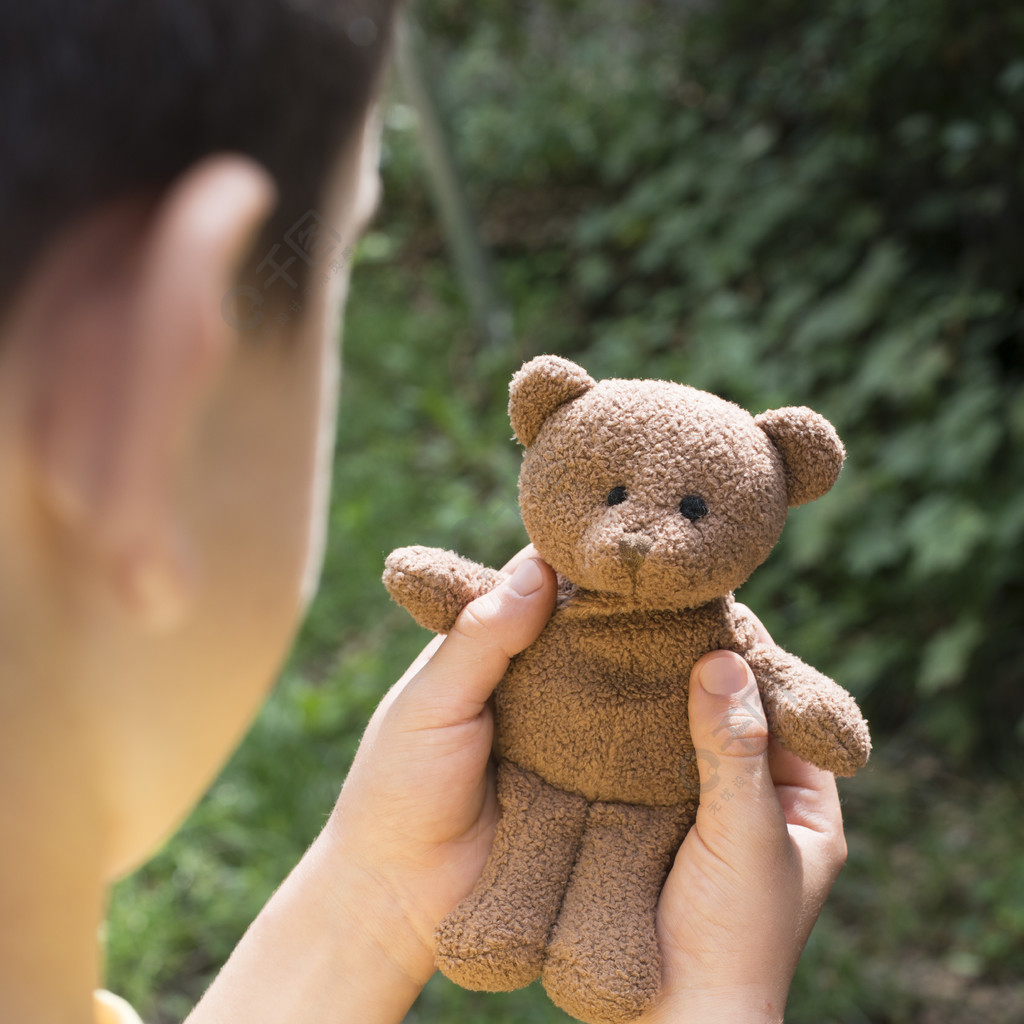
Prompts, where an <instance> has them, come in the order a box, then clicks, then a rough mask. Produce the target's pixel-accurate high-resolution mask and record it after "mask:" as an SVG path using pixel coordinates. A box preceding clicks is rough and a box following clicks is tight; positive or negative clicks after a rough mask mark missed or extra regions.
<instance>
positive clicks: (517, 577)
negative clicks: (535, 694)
mask: <svg viewBox="0 0 1024 1024" xmlns="http://www.w3.org/2000/svg"><path fill="white" fill-rule="evenodd" d="M535 555H536V552H534V551H533V549H532V548H530V547H528V548H526V549H525V550H524V551H522V552H520V553H519V555H517V556H516V557H515V558H514V559H513V560H512V562H511V563H509V565H508V566H506V570H508V571H511V570H515V571H514V573H513V576H512V578H511V579H510V580H508V581H507V582H506V583H504V584H503V585H502V586H500V587H498V588H497V589H496V590H494V591H492V592H491V593H489V594H486V595H485V596H484V597H482V598H480V599H478V600H477V601H474V602H473V603H472V604H471V605H469V606H468V607H467V608H466V609H465V611H464V612H463V613H462V614H461V615H460V616H459V618H458V620H457V622H456V624H455V628H454V629H453V630H452V632H451V633H450V634H449V635H448V636H447V637H445V638H444V639H443V640H442V638H440V637H439V638H437V640H435V641H434V642H432V643H431V644H430V645H429V646H428V647H427V649H426V650H425V651H424V652H423V654H422V655H421V656H420V657H419V658H418V659H417V661H416V662H415V663H414V664H413V665H412V666H411V667H410V669H409V671H408V672H406V674H405V675H404V676H403V677H402V678H401V679H400V680H399V681H398V683H396V684H395V686H394V687H393V688H392V690H391V692H390V693H389V694H388V695H387V697H386V698H385V699H384V700H383V701H382V703H381V705H380V707H378V709H377V711H376V713H375V714H374V716H373V718H372V719H371V721H370V724H369V726H368V727H367V730H366V734H365V736H364V737H363V740H362V743H361V744H360V747H359V751H358V753H357V754H356V758H355V761H354V763H353V765H352V770H351V772H350V773H349V776H348V779H347V780H346V782H345V785H344V788H343V790H342V793H341V796H340V797H339V799H338V803H337V806H336V808H335V811H334V814H333V816H332V820H331V824H330V825H329V827H328V832H333V834H334V836H335V838H336V840H337V841H338V842H339V843H340V845H341V846H342V848H343V849H344V850H345V852H346V854H347V856H348V858H349V859H350V860H351V861H352V862H353V863H355V864H357V865H358V866H359V867H360V869H361V870H362V872H363V873H364V875H365V878H366V880H367V882H368V884H369V885H370V886H371V889H372V890H374V895H373V899H368V901H367V903H368V905H369V904H372V903H373V902H374V900H376V899H379V898H380V897H382V896H383V897H385V898H386V899H388V900H390V901H393V903H394V905H395V909H396V910H398V911H399V912H400V915H401V917H402V918H403V919H404V920H405V921H406V922H407V923H408V925H409V929H410V932H411V934H412V935H415V937H416V941H412V942H410V941H408V940H406V941H405V942H403V941H401V938H400V937H399V936H397V935H395V934H394V932H393V931H392V932H391V937H392V939H393V941H392V942H391V943H390V946H389V948H388V949H387V952H388V954H389V956H391V957H392V958H394V959H395V960H396V962H398V964H399V966H400V967H401V969H402V970H403V972H404V973H405V974H406V975H407V976H409V977H410V978H411V979H412V980H414V981H417V982H418V983H419V984H424V983H425V982H426V980H427V979H428V978H429V977H430V975H431V974H432V973H433V970H434V962H433V934H434V928H435V927H436V925H437V924H438V922H439V921H440V920H441V918H442V917H444V915H445V914H447V913H448V911H450V910H451V909H452V908H453V907H454V906H455V905H456V904H457V903H458V902H459V901H460V900H461V899H462V898H463V897H465V896H467V895H468V894H469V892H470V890H471V889H472V887H473V885H474V883H475V882H476V880H477V878H478V877H479V875H480V873H481V872H482V871H483V867H484V864H485V862H486V860H487V856H488V853H489V852H490V848H491V840H492V838H493V836H494V827H495V823H496V821H497V816H498V807H497V801H496V798H495V789H494V777H493V770H492V766H491V765H490V754H491V742H492V734H493V718H492V713H491V709H490V707H489V705H488V703H487V702H488V699H489V698H490V696H491V693H492V692H493V690H494V688H495V686H497V684H498V682H499V680H500V679H501V677H502V676H503V675H504V673H505V669H506V667H507V666H508V662H509V659H510V658H511V657H512V655H514V654H517V653H518V652H519V651H521V650H523V649H524V648H525V647H527V646H529V644H531V643H532V642H533V641H534V640H535V639H536V637H537V636H538V635H539V634H540V631H541V630H542V629H543V628H544V625H545V624H546V623H547V620H548V618H549V617H550V615H551V612H552V610H553V609H554V604H555V574H554V572H552V570H551V569H550V568H549V567H548V566H547V565H546V564H545V563H544V562H542V561H541V560H540V559H539V558H537V557H535ZM382 941H383V937H382Z"/></svg>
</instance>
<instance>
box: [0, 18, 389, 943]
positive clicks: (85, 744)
mask: <svg viewBox="0 0 1024 1024" xmlns="http://www.w3.org/2000/svg"><path fill="white" fill-rule="evenodd" d="M391 6H392V5H391V3H390V2H389V0H147V2H146V3H142V4H140V3H138V2H136V0H91V2H89V3H82V2H81V0H32V2H31V3H18V4H8V5H4V9H3V12H2V14H0V40H2V42H0V151H2V152H3V153H4V158H3V160H2V161H0V222H2V223H3V224H4V237H3V243H2V247H0V263H2V272H0V564H2V565H3V573H2V582H0V772H2V773H3V777H4V778H5V780H6V781H7V782H8V783H9V785H10V786H11V787H12V788H11V789H10V790H9V793H8V798H9V800H10V801H11V803H12V806H13V810H14V814H15V815H19V814H21V815H24V814H30V815H32V816H36V815H43V816H46V820H48V821H49V822H51V823H53V828H54V830H55V833H56V832H57V831H59V830H60V829H61V828H64V827H67V826H68V823H70V822H73V823H75V827H78V826H81V827H80V831H79V832H78V833H76V841H77V842H78V843H79V850H80V854H81V856H82V857H86V858H93V859H95V860H96V864H95V865H94V866H95V868H96V869H97V870H99V871H102V872H103V873H104V874H106V875H107V876H113V875H116V874H117V873H120V872H123V871H124V870H126V869H127V868H128V867H130V866H132V865H133V864H135V863H137V862H138V861H139V860H140V859H141V858H142V857H143V856H144V855H145V854H146V853H147V852H149V850H151V849H152V847H153V846H154V844H155V843H156V842H158V841H159V840H160V839H162V838H163V837H164V835H166V833H167V831H168V830H169V829H170V827H171V826H172V825H173V824H174V823H175V822H176V821H177V820H178V819H179V818H180V817H181V815H182V814H183V813H184V812H185V811H186V810H187V809H188V807H189V806H190V805H191V803H192V802H193V801H194V799H195V798H196V797H197V796H198V795H199V793H200V792H201V791H202V789H203V787H204V786H205V784H206V783H207V782H208V781H209V779H210V777H211V775H212V773H213V772H214V771H215V770H216V768H217V767H218V766H219V765H220V763H221V762H222V760H223V758H224V757H225V756H226V754H227V753H228V752H229V751H230V748H231V746H232V745H233V744H234V743H235V742H237V740H238V738H239V737H240V735H241V733H242V731H243V730H244V728H245V726H246V725H247V724H248V722H249V721H250V719H251V716H252V714H253V712H254V711H255V709H256V708H257V707H258V705H259V703H260V701H261V699H262V697H263V696H264V694H265V691H266V687H267V685H268V684H269V683H270V682H271V681H272V679H273V677H274V675H275V673H276V670H277V668H278V667H279V665H280V662H281V659H282V657H283V655H284V653H285V652H286V650H287V647H288V645H289V643H290V641H291V639H292V636H293V633H294V630H295V628H296V625H297V623H298V621H299V619H300V617H301V612H302V610H303V607H304V604H305V602H306V600H307V599H308V597H309V596H310V594H311V592H312V588H313V585H314V583H315V579H316V576H317V570H318V568H319V533H320V530H321V528H322V521H323V506H324V504H325V496H326V487H325V480H326V472H327V468H328V464H329V455H330V441H331V438H332V436H333V389H334V387H335V384H336V380H335V377H336V372H335V358H336V353H335V351H334V350H335V346H336V344H337V312H338V310H339V308H340V305H341V302H342V300H343V297H344V293H345V290H346V288H347V277H348V260H349V256H350V253H351V246H352V244H353V242H354V240H355V238H356V236H357V234H358V231H359V230H360V227H361V224H362V222H363V221H365V219H367V217H368V215H369V212H370V211H371V209H372V207H373V205H374V202H375V199H376V189H377V178H376V168H375V155H376V153H375V147H376V139H375V132H374V126H373V118H372V115H371V106H372V102H373V99H374V94H375V91H376V87H377V83H378V79H379V77H380V71H381V67H382V64H383V60H384V55H385V52H386V49H387V45H388V40H389V36H390V32H391V22H392V10H391ZM5 817H10V816H9V815H8V814H7V813H6V812H5ZM27 831H29V829H28V828H27V827H26V828H23V829H22V832H23V833H24V832H27ZM8 838H9V837H8V834H7V833H6V832H5V833H3V835H0V844H2V845H3V846H8V845H9V843H8ZM19 838H24V836H23V835H19ZM3 863H4V861H3V858H2V857H0V864H3ZM0 945H2V943H0ZM0 952H2V950H0Z"/></svg>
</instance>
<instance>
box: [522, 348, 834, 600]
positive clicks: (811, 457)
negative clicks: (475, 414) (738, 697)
mask: <svg viewBox="0 0 1024 1024" xmlns="http://www.w3.org/2000/svg"><path fill="white" fill-rule="evenodd" d="M509 418H510V419H511V421H512V427H513V429H514V430H515V433H516V437H517V438H518V439H519V441H520V443H521V444H522V445H523V446H524V447H525V448H526V454H525V456H524V458H523V466H522V471H521V473H520V476H519V502H520V507H521V510H522V516H523V522H524V524H525V525H526V530H527V533H529V535H530V539H531V540H532V541H533V544H534V546H535V547H536V548H537V551H538V552H539V553H540V555H541V556H542V557H543V558H544V559H545V561H547V562H548V563H549V564H550V565H551V566H552V567H553V568H554V569H555V570H557V571H558V572H559V573H561V575H562V576H564V577H565V578H566V579H567V580H569V581H570V582H572V583H574V584H576V586H577V587H579V588H581V589H582V590H586V591H594V592H597V593H599V594H602V595H604V596H605V597H607V598H610V599H611V600H612V601H613V602H614V603H616V604H619V603H621V605H622V606H623V607H624V608H643V609H666V610H674V609H682V608H692V607H696V606H698V605H701V604H704V603H705V602H707V601H710V600H712V599H713V598H716V597H723V596H724V595H725V594H727V593H729V592H730V591H732V590H734V589H735V588H736V587H738V586H739V585H740V584H741V583H743V582H744V581H745V580H746V579H747V577H748V576H749V575H750V574H751V573H752V572H753V571H754V569H756V568H757V567H758V566H759V565H760V564H761V563H762V562H763V561H764V560H765V559H766V558H767V557H768V553H769V552H770V551H771V549H772V548H773V547H774V546H775V542H776V541H777V540H778V539H779V535H780V534H781V532H782V527H783V525H784V524H785V521H786V513H787V509H788V508H789V507H790V506H794V505H802V504H803V503H805V502H808V501H813V500H814V499H815V498H818V497H820V496H821V495H822V494H824V493H825V492H826V491H827V490H828V489H829V488H830V487H831V486H832V485H833V484H834V483H835V481H836V478H837V476H838V475H839V470H840V469H841V467H842V464H843V457H844V452H843V446H842V443H841V442H840V440H839V438H838V436H837V435H836V432H835V430H834V429H833V428H832V425H831V424H830V423H829V422H828V420H826V419H824V418H823V417H822V416H819V415H818V414H817V413H815V412H813V411H812V410H810V409H805V408H802V407H799V408H786V409H773V410H770V411H768V412H764V413H761V415H760V416H756V417H754V416H751V415H750V414H749V413H748V412H746V411H744V410H743V409H741V408H740V407H739V406H737V405H734V404H733V403H732V402H727V401H725V400H724V399H722V398H718V397H716V396H715V395H711V394H708V393H707V392H705V391H698V390H697V389H695V388H691V387H686V386H685V385H683V384H673V383H669V382H666V381H657V380H605V381H601V382H600V383H598V382H595V381H594V380H593V379H592V378H591V377H590V376H589V375H588V374H587V372H586V371H585V370H584V369H582V367H580V366H577V365H576V364H575V363H572V362H570V361H569V360H567V359H562V358H560V357H558V356H538V357H537V358H536V359H532V360H531V361H530V362H528V363H526V364H525V365H524V366H523V368H522V369H521V370H520V371H519V372H518V373H517V374H516V375H515V377H514V378H513V380H512V384H511V387H510V399H509Z"/></svg>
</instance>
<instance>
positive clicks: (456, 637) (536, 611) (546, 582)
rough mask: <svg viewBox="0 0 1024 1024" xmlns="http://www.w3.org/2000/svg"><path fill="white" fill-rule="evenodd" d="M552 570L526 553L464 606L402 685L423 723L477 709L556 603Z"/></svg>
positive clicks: (429, 724) (459, 718)
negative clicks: (424, 662)
mask: <svg viewBox="0 0 1024 1024" xmlns="http://www.w3.org/2000/svg"><path fill="white" fill-rule="evenodd" d="M555 586H556V584H555V574H554V572H553V571H552V570H551V568H550V567H549V566H548V565H546V564H545V563H544V562H543V561H541V560H540V559H539V558H533V557H531V558H526V559H524V560H523V561H522V562H520V564H519V565H518V566H517V568H516V569H515V571H514V572H513V573H512V575H511V576H510V577H509V578H508V579H507V580H506V581H505V582H503V583H502V584H501V585H500V586H498V587H496V588H495V589H494V590H492V591H491V592H490V593H487V594H484V595H483V597H478V598H477V599H476V600H475V601H473V602H471V603H470V604H469V605H467V606H466V608H465V609H463V611H462V613H461V614H460V615H459V617H458V619H456V620H455V626H454V627H453V628H452V631H451V632H450V633H449V634H448V636H447V637H445V639H444V642H443V643H442V644H441V645H440V646H439V647H438V648H437V650H436V651H435V652H434V654H433V656H432V657H431V658H430V661H429V662H428V663H427V665H426V666H425V667H424V668H423V669H422V670H421V671H420V672H419V673H418V674H417V675H416V677H415V678H414V679H413V680H412V681H411V682H410V683H409V685H408V686H407V687H406V691H405V695H406V697H407V699H409V700H410V701H412V700H415V701H416V703H417V706H418V709H419V712H420V717H421V719H422V721H423V723H424V726H423V727H432V726H434V725H440V724H450V723H451V724H454V723H456V722H458V721H463V720H466V719H469V718H473V717H475V716H477V715H479V714H480V712H481V711H482V710H483V707H484V705H485V704H486V703H487V700H488V698H489V697H490V696H491V693H492V692H493V691H494V688H495V686H497V685H498V682H499V681H500V679H501V677H502V676H503V675H504V674H505V669H506V668H508V663H509V660H510V659H511V658H512V657H513V656H514V655H516V654H518V653H519V652H520V651H521V650H523V649H524V648H526V647H528V646H529V645H530V644H531V643H533V641H534V640H536V639H537V637H538V636H539V634H540V632H541V630H542V629H543V628H544V626H545V624H546V623H547V621H548V619H549V618H550V616H551V612H552V611H553V610H554V606H555Z"/></svg>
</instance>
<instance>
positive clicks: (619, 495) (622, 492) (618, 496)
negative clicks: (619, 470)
mask: <svg viewBox="0 0 1024 1024" xmlns="http://www.w3.org/2000/svg"><path fill="white" fill-rule="evenodd" d="M625 500H626V488H625V487H623V486H622V485H621V484H620V485H619V486H618V487H613V488H612V489H611V490H610V491H609V492H608V504H609V505H621V504H622V503H623V502H624V501H625Z"/></svg>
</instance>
